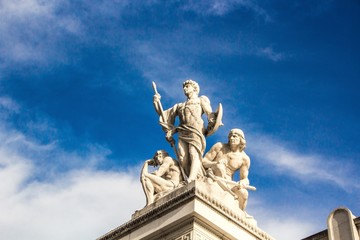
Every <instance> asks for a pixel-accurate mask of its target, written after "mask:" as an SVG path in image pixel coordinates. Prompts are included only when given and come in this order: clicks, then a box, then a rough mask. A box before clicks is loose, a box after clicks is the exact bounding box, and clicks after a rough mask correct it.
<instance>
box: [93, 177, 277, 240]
mask: <svg viewBox="0 0 360 240" xmlns="http://www.w3.org/2000/svg"><path fill="white" fill-rule="evenodd" d="M195 199H198V200H200V201H202V202H203V203H204V204H205V205H206V206H207V207H210V208H212V209H213V210H215V211H216V212H217V213H218V214H219V215H220V216H222V217H225V218H228V219H229V220H230V221H232V222H233V223H234V224H236V225H238V226H239V227H241V228H243V229H246V231H248V232H249V233H251V234H253V235H254V236H256V237H257V238H259V239H264V240H273V238H272V237H271V236H269V235H268V234H267V233H266V232H264V231H262V230H261V229H260V228H258V227H257V226H256V221H255V219H253V218H252V217H251V218H249V217H247V215H246V213H245V212H243V211H242V210H241V209H240V208H239V207H238V202H237V200H235V199H234V198H233V196H231V195H230V194H229V193H227V192H225V191H223V190H222V189H221V188H220V187H219V186H218V185H217V184H215V183H214V184H209V183H207V182H203V181H193V182H191V183H189V184H187V185H185V186H182V187H179V188H177V189H175V190H173V191H172V192H170V193H168V194H167V195H165V196H163V197H162V198H160V199H159V200H157V201H156V202H154V203H153V204H150V205H149V206H146V207H144V208H143V209H141V210H138V211H136V212H135V213H134V214H133V215H132V218H131V220H130V221H128V222H127V223H125V224H123V225H121V226H119V227H117V228H115V229H114V230H112V231H110V232H108V233H107V234H105V235H103V236H101V237H100V238H98V239H97V240H115V239H119V238H121V237H122V236H125V235H127V234H129V233H131V232H133V231H134V230H136V229H138V228H140V227H142V226H144V225H145V224H147V223H149V222H150V221H152V220H155V219H156V218H159V217H161V216H163V215H165V214H167V213H169V212H171V210H172V209H175V208H177V207H179V206H181V205H185V204H186V203H187V202H190V201H192V200H195ZM209 221H210V219H209Z"/></svg>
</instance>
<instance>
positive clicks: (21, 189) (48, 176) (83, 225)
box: [0, 99, 145, 240]
mask: <svg viewBox="0 0 360 240" xmlns="http://www.w3.org/2000/svg"><path fill="white" fill-rule="evenodd" d="M4 102H5V103H8V102H13V101H12V100H10V99H7V100H6V101H4ZM14 104H15V103H14ZM4 105H8V104H4ZM10 105H11V104H10ZM92 146H94V147H89V148H88V150H87V151H85V152H84V151H83V150H81V152H76V151H77V150H76V151H66V150H64V149H63V148H61V147H60V146H59V145H57V144H56V141H55V143H54V142H51V143H45V144H43V143H39V142H38V141H36V139H34V138H29V137H28V136H26V134H24V133H22V132H20V131H19V130H17V129H14V128H11V127H9V124H6V122H4V120H3V119H2V120H0V182H1V186H0V202H1V204H0V212H1V213H2V214H1V215H0V232H1V236H2V237H3V238H6V239H9V240H15V239H21V238H30V239H55V240H56V239H84V240H85V239H95V238H97V237H99V236H101V235H102V234H104V233H105V232H106V231H109V230H111V229H112V228H115V227H116V226H118V225H119V224H121V223H123V222H126V221H128V220H129V219H130V216H131V214H132V213H133V212H134V211H135V210H136V209H139V208H141V207H142V206H143V205H144V204H145V196H143V193H142V190H141V184H140V183H139V180H138V176H139V169H140V167H139V166H134V169H122V170H121V171H116V170H108V171H104V170H98V168H97V165H98V164H99V162H101V161H102V160H103V159H105V158H106V156H107V155H106V154H107V152H106V151H104V147H100V146H96V144H92ZM72 164H73V165H72ZM65 165H68V167H66V168H65V170H64V168H63V167H64V166H65ZM127 192H131V193H132V194H131V195H129V194H126V193H127ZM124 206H126V207H124ZM29 219H31V221H29ZM19 225H23V228H22V230H21V231H19V230H18V226H19ZM44 226H46V227H44Z"/></svg>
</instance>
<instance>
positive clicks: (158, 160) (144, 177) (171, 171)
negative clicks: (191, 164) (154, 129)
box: [141, 150, 183, 206]
mask: <svg viewBox="0 0 360 240" xmlns="http://www.w3.org/2000/svg"><path fill="white" fill-rule="evenodd" d="M149 165H151V166H154V167H159V168H158V169H157V170H156V171H154V172H152V173H149V172H148V166H149ZM181 181H183V178H182V175H181V173H180V168H179V164H178V162H177V161H176V160H175V159H173V158H171V157H170V156H169V154H168V153H167V152H166V151H164V150H158V151H156V153H155V155H154V157H153V159H149V160H146V161H145V163H144V166H143V168H142V170H141V184H142V187H143V190H144V193H145V195H146V206H147V205H149V204H151V203H153V202H154V201H155V200H157V198H158V197H160V196H162V195H163V194H164V193H165V192H168V191H169V190H173V189H174V188H176V187H177V186H178V185H179V183H180V182H181Z"/></svg>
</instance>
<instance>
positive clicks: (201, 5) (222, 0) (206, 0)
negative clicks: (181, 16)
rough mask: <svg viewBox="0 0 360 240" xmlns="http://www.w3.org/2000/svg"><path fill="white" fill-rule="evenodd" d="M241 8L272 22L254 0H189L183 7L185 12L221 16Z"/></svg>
mask: <svg viewBox="0 0 360 240" xmlns="http://www.w3.org/2000/svg"><path fill="white" fill-rule="evenodd" d="M241 7H243V8H246V9H249V10H251V11H253V12H254V13H255V14H256V15H257V16H260V17H262V18H263V19H264V20H265V21H270V20H271V18H270V16H269V15H268V13H267V12H266V11H265V9H263V8H261V7H260V6H259V5H258V4H257V2H256V1H253V0H201V1H196V0H195V1H194V0H188V1H186V2H185V4H184V6H183V8H184V10H188V11H194V12H197V13H198V14H204V15H220V16H221V15H225V14H227V13H229V12H231V11H233V10H235V9H237V8H241Z"/></svg>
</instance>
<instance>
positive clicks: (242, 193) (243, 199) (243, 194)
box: [234, 188, 249, 211]
mask: <svg viewBox="0 0 360 240" xmlns="http://www.w3.org/2000/svg"><path fill="white" fill-rule="evenodd" d="M234 192H235V194H236V195H237V196H238V197H239V198H238V201H239V207H240V209H241V210H243V211H245V208H246V205H247V201H248V198H249V192H248V191H247V190H246V189H243V188H242V189H239V188H236V189H234Z"/></svg>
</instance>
